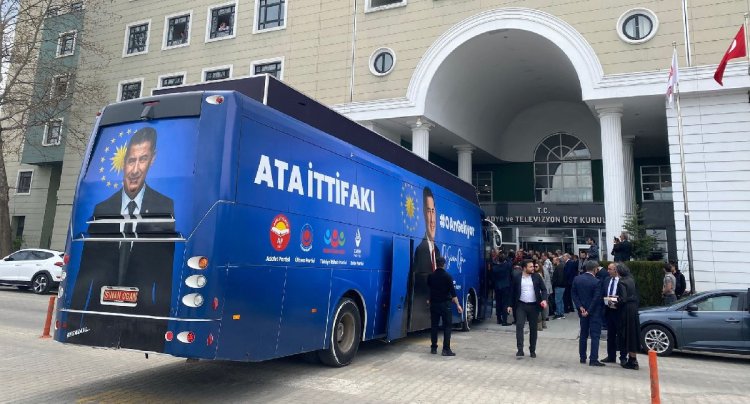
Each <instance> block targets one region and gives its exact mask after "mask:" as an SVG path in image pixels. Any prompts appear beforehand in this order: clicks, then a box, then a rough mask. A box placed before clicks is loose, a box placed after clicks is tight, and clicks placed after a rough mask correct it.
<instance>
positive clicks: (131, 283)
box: [72, 127, 175, 316]
mask: <svg viewBox="0 0 750 404" xmlns="http://www.w3.org/2000/svg"><path fill="white" fill-rule="evenodd" d="M155 159H156V130H155V129H153V128H151V127H144V128H141V129H139V130H137V131H136V132H135V134H134V135H133V136H132V138H131V139H130V141H129V142H128V144H127V147H126V151H125V156H124V160H123V179H122V189H121V190H118V191H117V192H115V193H114V194H113V195H112V196H110V197H109V198H107V199H106V200H104V201H102V202H101V203H99V204H97V205H96V206H95V207H94V213H93V218H92V219H93V220H91V224H90V225H89V227H88V231H87V232H88V240H90V241H87V242H86V243H85V244H84V250H83V255H82V258H81V267H80V269H79V272H78V278H77V279H76V281H75V286H74V289H73V300H72V305H73V308H75V309H79V310H90V311H99V310H102V309H103V308H102V306H108V307H107V308H106V309H105V311H113V310H115V309H116V308H117V309H118V310H119V311H123V312H133V313H137V314H148V315H160V316H166V315H168V313H169V306H170V301H171V291H172V262H173V259H174V257H173V256H174V242H134V241H132V239H134V238H143V239H147V238H154V237H173V236H174V234H175V225H174V202H173V201H172V199H170V198H168V197H166V196H164V195H162V194H161V193H159V192H157V191H155V190H154V189H153V188H151V187H150V186H148V185H147V184H146V176H147V175H148V172H149V170H150V169H151V167H152V166H153V164H154V161H155ZM142 218H149V221H143V222H142V221H141V219H142ZM97 238H103V239H109V240H106V241H105V240H103V241H98V240H97ZM113 238H121V239H123V241H111V239H113ZM129 239H130V240H129ZM119 286H124V287H130V288H137V289H138V291H137V292H138V293H137V296H138V300H137V302H135V304H134V306H133V307H129V306H124V305H119V307H118V306H117V305H112V304H108V302H107V301H106V299H104V297H102V296H101V294H102V293H103V292H102V289H103V288H104V287H119ZM115 311H117V310H115Z"/></svg>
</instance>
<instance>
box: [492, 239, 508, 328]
mask: <svg viewBox="0 0 750 404" xmlns="http://www.w3.org/2000/svg"><path fill="white" fill-rule="evenodd" d="M512 270H513V257H506V256H505V254H504V253H502V252H500V253H498V255H497V257H496V259H495V262H493V263H492V280H493V282H494V288H495V308H496V309H495V310H496V312H497V323H498V324H502V325H503V326H509V325H510V324H509V323H508V312H507V311H506V310H505V308H506V307H508V302H509V301H510V279H511V272H512Z"/></svg>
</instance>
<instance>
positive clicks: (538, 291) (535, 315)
mask: <svg viewBox="0 0 750 404" xmlns="http://www.w3.org/2000/svg"><path fill="white" fill-rule="evenodd" d="M521 267H522V268H523V272H521V273H520V274H517V275H513V280H512V282H511V293H512V296H513V297H512V305H513V306H515V307H516V315H517V316H518V317H517V318H516V347H517V348H518V352H516V356H524V353H523V327H524V323H526V322H527V321H528V323H529V354H530V356H531V357H532V358H536V339H537V321H538V319H539V311H540V309H541V308H544V307H546V306H547V288H546V287H545V286H544V279H542V277H541V276H540V275H539V274H538V273H536V272H535V270H534V262H533V261H531V260H526V261H523V262H522V263H521ZM511 310H512V307H511V306H509V307H508V313H510V312H511Z"/></svg>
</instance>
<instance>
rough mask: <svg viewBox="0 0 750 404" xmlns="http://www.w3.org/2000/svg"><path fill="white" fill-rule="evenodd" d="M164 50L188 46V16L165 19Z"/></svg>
mask: <svg viewBox="0 0 750 404" xmlns="http://www.w3.org/2000/svg"><path fill="white" fill-rule="evenodd" d="M165 26H166V30H167V32H166V38H165V44H164V45H165V48H174V47H178V46H181V45H188V44H190V14H182V15H178V16H175V17H167V21H166V24H165Z"/></svg>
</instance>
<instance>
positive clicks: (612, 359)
mask: <svg viewBox="0 0 750 404" xmlns="http://www.w3.org/2000/svg"><path fill="white" fill-rule="evenodd" d="M615 362H617V361H616V360H615V358H610V357H607V358H604V359H603V360H602V363H615Z"/></svg>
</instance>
